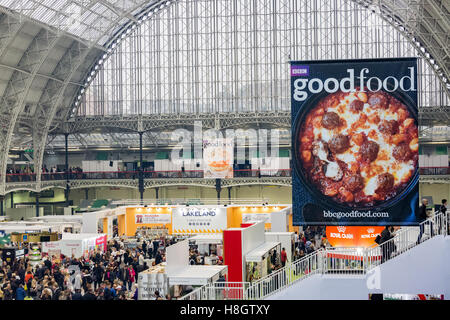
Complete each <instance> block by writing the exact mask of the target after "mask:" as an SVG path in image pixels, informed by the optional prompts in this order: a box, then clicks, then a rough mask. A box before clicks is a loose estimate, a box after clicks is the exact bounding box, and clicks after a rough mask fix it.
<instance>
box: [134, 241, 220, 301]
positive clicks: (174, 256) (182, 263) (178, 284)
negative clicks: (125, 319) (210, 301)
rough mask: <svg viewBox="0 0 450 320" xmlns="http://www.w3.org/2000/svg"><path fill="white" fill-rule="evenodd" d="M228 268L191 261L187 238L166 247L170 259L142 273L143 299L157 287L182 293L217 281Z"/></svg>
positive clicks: (140, 283)
mask: <svg viewBox="0 0 450 320" xmlns="http://www.w3.org/2000/svg"><path fill="white" fill-rule="evenodd" d="M227 272H228V267H227V266H211V265H190V264H189V240H188V239H186V240H183V241H180V242H178V243H176V244H173V245H171V246H168V247H167V248H166V262H163V263H161V264H159V265H157V266H154V267H152V268H150V269H149V270H146V271H144V272H141V273H139V277H138V287H139V291H138V295H139V300H149V299H150V298H151V297H152V295H153V294H154V292H155V291H156V290H158V291H159V292H160V294H161V295H165V294H167V293H169V294H170V295H171V296H172V297H175V298H177V297H181V296H183V295H184V294H185V292H186V290H187V289H188V288H191V289H193V288H195V287H200V286H203V285H206V284H210V283H213V282H215V281H217V280H218V279H219V277H220V276H221V275H222V276H224V277H227Z"/></svg>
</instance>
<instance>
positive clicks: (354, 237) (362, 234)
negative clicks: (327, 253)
mask: <svg viewBox="0 0 450 320" xmlns="http://www.w3.org/2000/svg"><path fill="white" fill-rule="evenodd" d="M383 228H384V227H371V226H367V227H355V226H338V227H335V226H327V228H326V234H327V239H328V242H329V243H330V245H332V246H333V247H370V246H372V245H375V238H376V237H377V236H378V235H379V234H380V233H381V231H383Z"/></svg>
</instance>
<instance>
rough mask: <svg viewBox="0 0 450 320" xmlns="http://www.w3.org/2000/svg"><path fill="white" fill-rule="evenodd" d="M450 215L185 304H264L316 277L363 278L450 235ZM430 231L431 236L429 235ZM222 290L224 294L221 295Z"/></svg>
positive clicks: (209, 290) (212, 289)
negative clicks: (233, 301) (420, 246)
mask: <svg viewBox="0 0 450 320" xmlns="http://www.w3.org/2000/svg"><path fill="white" fill-rule="evenodd" d="M449 223H450V211H447V212H446V213H439V214H436V215H435V216H433V217H431V218H429V219H427V220H425V221H423V222H422V223H420V225H419V235H418V234H417V228H414V229H412V228H405V229H400V230H398V231H397V232H395V234H394V237H393V238H392V239H390V240H388V241H386V242H384V243H381V244H380V245H376V246H374V247H371V248H365V249H363V248H326V249H319V250H317V251H315V252H313V253H311V254H309V255H307V256H305V257H304V258H302V259H299V260H296V261H294V262H292V263H289V264H287V265H286V266H285V267H283V268H281V269H279V270H277V271H275V272H272V273H271V274H269V275H267V276H265V277H263V278H261V279H259V280H256V281H253V282H251V283H249V282H220V283H219V282H215V283H213V284H208V285H205V286H203V287H200V288H198V289H196V290H194V291H193V292H191V293H190V294H188V295H186V296H184V297H182V298H181V300H222V299H223V300H227V299H237V300H260V299H264V298H267V297H268V296H270V295H273V294H275V293H277V292H280V291H281V290H284V289H286V288H287V287H289V286H291V285H292V284H294V283H296V282H298V281H301V280H303V279H306V278H308V277H310V276H311V275H314V274H346V275H351V274H355V275H363V274H365V273H366V272H367V271H369V270H371V269H372V268H375V267H377V266H379V265H380V264H382V263H384V262H386V261H388V260H390V259H392V258H394V257H396V256H398V255H400V254H402V253H404V252H406V251H408V250H410V249H412V248H413V247H415V246H417V245H418V244H420V243H422V242H423V241H426V240H428V239H431V238H433V237H435V236H438V235H449V234H450V226H449ZM425 231H428V234H425ZM221 290H222V292H223V294H219V293H220V291H221Z"/></svg>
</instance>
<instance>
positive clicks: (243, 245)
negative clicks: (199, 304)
mask: <svg viewBox="0 0 450 320" xmlns="http://www.w3.org/2000/svg"><path fill="white" fill-rule="evenodd" d="M265 234H266V233H265V226H264V223H263V222H258V223H254V224H251V225H249V226H247V227H244V228H229V229H227V230H225V231H224V232H223V245H224V264H225V265H227V266H228V281H230V282H243V281H249V280H256V279H259V278H261V277H262V275H263V274H264V275H267V274H269V273H270V272H271V271H272V264H271V261H272V256H273V255H274V254H275V255H276V256H275V259H277V260H278V261H279V254H280V252H281V242H279V241H266V235H265Z"/></svg>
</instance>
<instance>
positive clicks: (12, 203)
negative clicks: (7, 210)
mask: <svg viewBox="0 0 450 320" xmlns="http://www.w3.org/2000/svg"><path fill="white" fill-rule="evenodd" d="M10 195H11V198H10V199H11V208H14V191H13V192H11V193H10Z"/></svg>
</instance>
